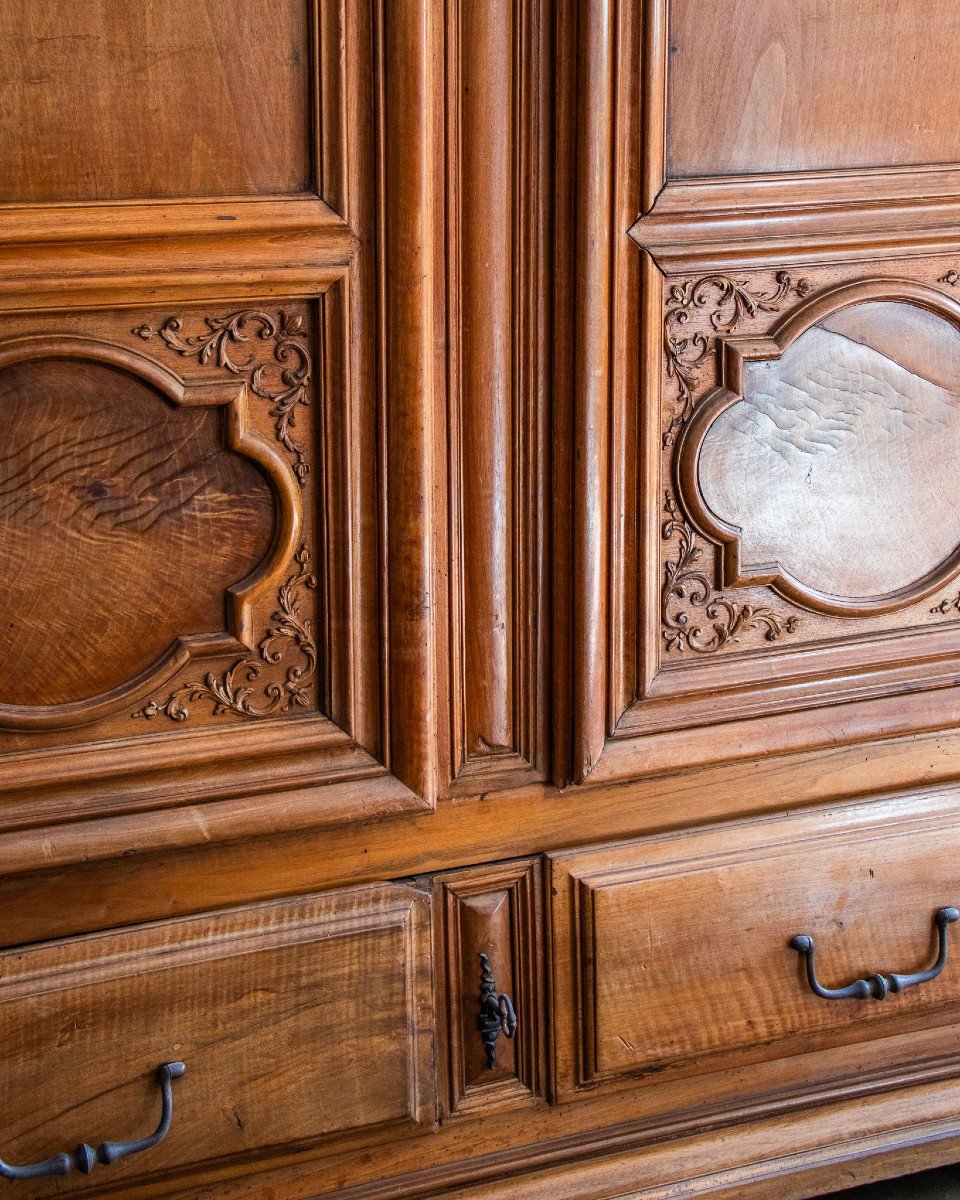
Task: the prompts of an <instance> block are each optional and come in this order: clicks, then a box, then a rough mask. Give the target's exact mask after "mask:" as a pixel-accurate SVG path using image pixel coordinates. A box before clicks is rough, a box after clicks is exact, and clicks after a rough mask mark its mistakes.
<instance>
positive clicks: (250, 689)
mask: <svg viewBox="0 0 960 1200" xmlns="http://www.w3.org/2000/svg"><path fill="white" fill-rule="evenodd" d="M295 561H296V564H297V569H296V570H295V571H294V573H293V574H292V575H291V576H290V577H289V578H288V579H287V580H286V582H285V583H284V584H282V586H281V587H280V589H279V591H278V593H277V608H276V610H275V611H274V612H273V614H272V615H271V617H270V625H269V628H268V629H267V632H266V633H265V634H264V636H263V637H262V638H261V639H260V642H259V644H258V646H257V650H258V652H259V658H253V657H252V656H246V657H244V658H240V659H238V660H237V661H236V662H235V663H233V665H232V666H231V667H229V668H227V670H226V671H224V672H223V673H222V674H220V675H217V674H216V673H215V672H213V671H211V672H209V673H208V674H207V675H205V676H204V678H203V679H202V680H198V681H191V682H188V683H183V684H181V685H180V686H179V687H177V688H175V689H174V690H173V691H172V692H170V694H169V695H168V696H167V698H166V699H165V700H163V701H161V702H159V703H158V702H157V701H155V700H151V701H149V703H147V704H145V705H144V707H143V708H141V709H139V710H138V711H137V712H135V713H133V714H132V715H133V717H135V718H139V717H142V718H144V719H146V720H152V719H153V718H154V717H159V716H164V717H167V718H169V719H170V720H171V721H186V720H187V719H188V717H189V716H190V709H189V707H188V706H189V705H190V704H197V703H199V702H201V701H204V700H206V701H211V702H212V703H213V709H212V715H213V716H215V717H216V716H222V715H223V714H224V713H227V712H232V713H235V714H236V715H238V716H244V717H270V716H274V715H275V714H277V713H279V712H289V711H290V710H291V709H294V708H305V707H307V706H308V704H309V693H310V690H311V688H312V686H313V682H312V681H313V677H314V675H315V674H316V669H317V645H316V641H315V639H314V635H313V624H312V622H311V621H310V619H309V618H308V617H305V616H304V615H303V613H302V611H301V603H302V596H303V591H302V589H304V588H308V589H311V590H312V589H314V588H316V586H317V578H316V576H315V575H313V574H312V573H311V571H310V569H309V564H310V552H309V551H308V550H307V548H306V547H305V546H301V547H300V549H299V550H298V551H297V554H296V556H295ZM290 647H293V649H294V651H295V652H296V653H297V654H298V655H299V658H298V660H297V661H294V662H288V656H287V650H288V649H289V648H290ZM283 664H286V672H285V674H284V676H283V678H282V679H276V678H272V677H271V678H270V679H269V680H268V681H267V682H266V683H264V684H261V685H260V689H259V690H260V697H259V698H258V696H257V690H258V689H257V684H258V681H259V680H260V678H261V674H262V671H263V667H264V665H266V666H268V667H269V666H277V665H283ZM258 699H259V702H258Z"/></svg>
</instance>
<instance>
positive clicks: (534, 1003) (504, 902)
mask: <svg viewBox="0 0 960 1200" xmlns="http://www.w3.org/2000/svg"><path fill="white" fill-rule="evenodd" d="M542 888H543V872H542V869H541V864H540V862H539V860H536V859H534V860H530V859H519V860H516V861H514V862H508V863H495V864H491V865H489V866H482V867H475V868H472V869H468V870H465V871H453V872H447V873H445V874H443V875H440V876H439V877H438V878H437V879H436V880H435V881H434V912H435V917H436V922H437V934H438V950H437V953H438V958H439V961H440V962H441V963H442V964H443V966H444V968H445V969H444V971H443V978H442V980H441V981H438V982H439V983H440V987H439V989H438V994H439V998H440V1001H441V1007H442V1011H444V1012H445V1013H446V1014H447V1018H448V1019H447V1020H446V1022H445V1027H444V1032H445V1036H444V1037H443V1043H444V1046H445V1051H446V1053H445V1058H446V1064H445V1065H446V1077H447V1093H448V1100H447V1102H448V1105H449V1108H450V1110H451V1111H452V1112H471V1111H472V1112H484V1111H489V1110H491V1109H493V1108H498V1107H502V1106H505V1105H506V1106H512V1105H515V1104H517V1103H524V1102H529V1101H531V1100H532V1099H533V1098H534V1097H535V1096H537V1095H541V1094H542V1090H543V1081H544V1076H545V1069H544V1057H545V1056H544V1046H545V1030H544V1016H543V1001H544V998H545V986H544V985H545V976H544V972H543V953H542V946H541V929H542V921H543V895H542ZM481 954H484V955H486V957H487V964H488V967H489V969H490V972H491V973H492V976H493V978H494V980H495V982H496V994H497V995H499V994H506V995H507V996H509V997H510V1001H511V1003H512V1004H513V1007H514V1011H515V1013H516V1016H517V1029H516V1034H515V1036H514V1037H513V1038H507V1037H504V1036H503V1035H502V1034H501V1036H499V1037H498V1038H497V1041H496V1044H495V1046H494V1065H493V1066H492V1067H491V1066H490V1065H489V1063H488V1061H487V1054H486V1048H485V1045H484V1041H483V1038H482V1037H481V1035H480V1030H479V1028H478V1024H477V1018H478V1014H479V1011H480V982H481V964H480V955H481Z"/></svg>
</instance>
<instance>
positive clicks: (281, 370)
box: [131, 309, 311, 487]
mask: <svg viewBox="0 0 960 1200" xmlns="http://www.w3.org/2000/svg"><path fill="white" fill-rule="evenodd" d="M204 322H205V324H206V329H205V330H203V331H202V332H200V333H197V334H195V335H194V336H192V337H182V336H181V334H182V333H183V327H184V326H183V319H182V318H181V317H172V316H171V317H167V318H166V319H165V320H164V321H162V322H161V324H160V325H159V326H158V327H157V328H154V327H153V326H152V325H138V326H136V327H135V328H134V329H133V330H132V331H131V332H133V333H135V334H136V335H137V337H140V338H143V340H144V341H149V340H150V339H151V338H154V337H159V338H160V340H161V341H162V342H163V343H164V344H165V345H166V346H168V347H169V348H170V349H171V350H174V351H175V352H176V353H177V354H179V355H180V356H181V357H182V358H195V359H196V360H197V361H198V362H199V363H200V364H201V365H204V366H205V365H206V364H208V363H210V362H211V361H213V362H215V363H216V365H217V366H218V367H220V368H222V369H223V370H225V371H229V372H230V374H231V375H245V376H246V377H247V383H248V385H249V387H250V390H251V391H252V392H253V394H254V395H255V396H259V397H260V399H261V400H266V401H267V402H268V403H269V404H270V406H271V407H270V416H271V417H272V418H273V420H274V429H275V432H276V437H277V441H278V442H280V444H281V445H282V446H283V448H284V449H285V450H286V451H287V453H288V454H289V455H290V456H291V457H292V459H293V463H292V467H293V472H294V474H295V475H296V477H297V480H298V481H299V483H300V486H301V487H304V486H305V485H306V481H307V476H308V475H309V474H310V465H309V463H308V462H307V458H306V455H305V453H304V450H303V447H302V446H301V444H300V442H299V441H298V439H297V438H296V436H295V429H296V421H297V409H298V408H300V407H306V406H308V405H309V403H310V394H309V390H308V385H309V383H310V375H311V362H310V353H309V350H308V349H307V344H306V342H305V341H304V340H303V338H302V337H301V336H300V333H301V331H302V328H303V318H302V317H300V316H296V315H295V316H290V315H289V314H287V313H285V312H280V313H278V314H277V315H276V316H274V315H273V314H271V313H268V312H263V311H261V310H260V309H244V310H243V311H241V312H235V313H232V314H231V315H229V316H226V317H204ZM251 337H253V338H256V339H259V340H260V341H262V342H268V343H270V345H271V347H272V361H271V360H265V361H261V360H259V359H258V357H257V355H256V354H255V353H251V354H249V355H248V356H247V357H246V358H245V359H244V360H243V361H241V362H238V361H237V360H236V359H235V357H234V355H233V349H234V347H236V346H238V345H244V344H246V343H249V342H250V341H251ZM271 370H272V371H273V376H271ZM276 376H278V377H276Z"/></svg>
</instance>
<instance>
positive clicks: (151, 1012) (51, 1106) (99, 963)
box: [0, 886, 433, 1196]
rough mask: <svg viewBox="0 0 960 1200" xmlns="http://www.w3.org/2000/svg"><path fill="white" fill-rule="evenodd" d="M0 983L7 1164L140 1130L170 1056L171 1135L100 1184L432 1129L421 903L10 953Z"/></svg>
mask: <svg viewBox="0 0 960 1200" xmlns="http://www.w3.org/2000/svg"><path fill="white" fill-rule="evenodd" d="M0 972H2V984H0V1023H3V1024H4V1025H5V1027H6V1028H7V1031H8V1032H7V1035H6V1036H5V1038H4V1043H5V1045H6V1046H7V1048H8V1049H7V1057H6V1061H5V1063H4V1070H3V1078H2V1082H0V1110H2V1111H3V1113H4V1120H3V1124H4V1147H3V1152H4V1155H5V1156H6V1157H8V1158H11V1159H13V1160H14V1161H20V1160H28V1159H31V1158H35V1157H43V1156H45V1155H46V1154H48V1153H50V1152H52V1151H53V1150H54V1149H56V1148H57V1147H58V1146H59V1145H61V1144H63V1145H70V1144H71V1141H76V1140H78V1139H79V1137H82V1136H88V1137H93V1138H95V1137H96V1131H97V1130H101V1131H107V1132H109V1131H123V1130H130V1129H136V1128H137V1127H139V1126H141V1125H146V1124H147V1123H148V1121H149V1118H150V1117H151V1116H152V1115H153V1112H154V1108H155V1106H156V1087H155V1084H154V1083H153V1071H154V1069H155V1066H156V1063H157V1062H161V1061H166V1060H167V1059H168V1058H170V1057H171V1056H172V1057H176V1056H177V1055H179V1056H180V1058H181V1059H182V1060H183V1061H184V1062H185V1063H186V1065H187V1073H186V1076H185V1078H184V1081H183V1082H184V1083H185V1084H186V1086H179V1085H178V1087H177V1093H176V1104H175V1122H174V1128H173V1130H172V1131H171V1134H170V1136H169V1138H168V1139H167V1140H166V1141H165V1142H164V1143H163V1144H162V1145H160V1146H158V1147H156V1148H155V1150H153V1151H152V1152H150V1153H149V1154H145V1155H143V1156H141V1157H139V1158H135V1159H128V1160H126V1161H125V1162H123V1163H122V1164H117V1165H116V1166H112V1167H111V1168H109V1169H102V1173H101V1175H100V1177H99V1179H98V1182H99V1183H100V1184H101V1185H109V1184H111V1183H113V1184H116V1182H117V1181H118V1180H121V1181H129V1180H130V1179H132V1178H136V1177H138V1176H143V1175H147V1176H154V1177H158V1178H160V1179H162V1178H163V1177H164V1176H165V1175H169V1173H170V1172H171V1171H175V1172H176V1173H177V1174H178V1175H180V1176H182V1175H183V1174H184V1173H185V1171H186V1170H187V1169H188V1168H191V1167H192V1168H193V1169H194V1170H196V1168H197V1167H201V1166H204V1165H209V1164H211V1163H218V1164H221V1163H224V1162H230V1161H233V1162H234V1163H238V1164H240V1163H244V1162H246V1163H247V1164H249V1165H253V1166H256V1165H257V1164H258V1163H260V1162H262V1160H263V1157H264V1156H265V1155H266V1156H269V1155H270V1154H271V1153H276V1151H277V1149H279V1148H283V1149H285V1150H286V1151H287V1152H289V1151H291V1150H300V1151H303V1150H307V1149H309V1148H310V1147H312V1146H317V1145H318V1144H323V1143H327V1144H330V1143H335V1142H336V1140H337V1139H340V1140H342V1139H343V1138H344V1137H346V1138H347V1139H348V1140H349V1136H350V1135H351V1134H353V1135H354V1136H355V1135H356V1131H357V1130H359V1129H366V1130H367V1136H368V1137H370V1136H373V1137H374V1138H376V1137H377V1136H381V1137H382V1136H383V1133H384V1131H385V1130H386V1131H389V1130H390V1128H391V1127H393V1129H394V1131H395V1132H396V1131H398V1130H399V1131H404V1130H405V1131H406V1132H408V1133H409V1132H411V1131H412V1130H413V1129H414V1128H415V1127H416V1126H417V1125H418V1124H419V1123H420V1122H428V1123H429V1122H430V1120H431V1117H432V1095H433V1088H432V1081H431V1075H430V1038H431V1030H430V1023H429V1015H428V1014H429V1003H428V994H427V991H426V984H427V982H428V980H429V972H430V943H429V923H428V906H427V905H426V904H425V902H424V899H423V897H421V896H418V895H416V894H415V893H413V892H410V891H408V890H406V889H403V888H398V887H390V886H384V887H374V888H366V889H363V888H361V889H355V890H353V891H346V892H342V893H330V894H328V895H326V896H322V897H317V896H314V897H305V898H302V899H298V900H292V901H280V902H274V903H270V904H266V905H261V906H259V907H253V908H247V909H243V910H236V911H233V912H224V913H219V914H217V915H215V916H200V917H194V918H191V919H189V920H186V921H182V922H174V923H162V922H161V923H158V924H153V925H144V926H139V927H135V928H132V929H129V930H124V931H116V932H112V933H105V934H102V935H99V936H97V937H94V938H91V939H72V940H71V939H68V940H66V941H62V942H54V943H50V944H49V945H46V946H39V947H34V948H31V949H29V950H27V951H21V952H8V954H7V955H6V956H5V958H4V961H3V963H2V967H0ZM408 1021H409V1025H408ZM51 1037H52V1038H53V1041H54V1044H55V1048H54V1049H53V1050H52V1051H51ZM51 1052H52V1053H53V1054H54V1057H55V1064H56V1065H55V1069H51V1066H50V1063H51V1057H50V1056H51ZM57 1186H58V1190H59V1188H65V1189H66V1190H67V1191H71V1192H73V1191H76V1190H78V1189H79V1190H89V1187H90V1184H88V1183H86V1181H84V1180H83V1179H82V1177H74V1178H73V1179H71V1180H68V1181H65V1182H64V1183H62V1184H59V1185H57ZM49 1189H50V1182H49V1181H44V1180H39V1181H37V1182H36V1183H32V1184H21V1185H20V1190H23V1191H24V1192H25V1194H27V1195H31V1196H43V1195H48V1194H50V1190H49Z"/></svg>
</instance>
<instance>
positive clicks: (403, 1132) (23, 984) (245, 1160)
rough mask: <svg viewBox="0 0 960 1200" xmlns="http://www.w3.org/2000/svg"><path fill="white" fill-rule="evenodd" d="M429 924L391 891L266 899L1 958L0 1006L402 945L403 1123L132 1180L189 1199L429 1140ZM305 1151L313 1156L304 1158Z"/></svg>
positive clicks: (372, 888) (427, 916)
mask: <svg viewBox="0 0 960 1200" xmlns="http://www.w3.org/2000/svg"><path fill="white" fill-rule="evenodd" d="M431 923H432V914H431V908H430V903H429V900H428V898H427V897H426V896H424V895H422V894H420V893H419V892H418V891H417V890H416V889H413V888H410V887H405V886H404V885H403V884H402V883H398V882H396V881H378V882H376V883H366V884H360V885H357V886H351V887H345V888H343V889H338V890H337V891H325V892H320V893H316V892H314V893H308V894H305V895H296V896H284V897H279V898H275V897H272V898H270V899H269V900H264V901H261V902H258V903H256V904H253V905H243V906H240V907H235V908H229V909H225V910H217V911H202V912H197V913H191V914H190V915H189V916H186V917H175V918H164V919H160V920H152V921H144V922H138V923H136V924H134V925H129V926H125V927H122V928H118V929H107V930H98V931H96V932H95V933H93V934H87V935H79V936H67V937H63V938H58V939H55V940H52V941H47V942H39V943H36V944H31V945H27V946H18V947H11V948H8V949H7V950H5V951H2V952H0V957H2V956H3V955H4V954H5V955H6V956H7V958H8V959H9V963H8V965H9V966H10V971H9V972H8V974H9V978H8V979H6V980H5V982H4V983H3V985H2V986H0V1003H3V1004H6V1003H17V1002H22V1001H23V1000H24V999H27V998H29V997H30V996H33V995H40V996H41V997H43V996H48V995H51V994H55V993H57V992H59V991H61V990H64V991H65V990H68V989H71V988H75V987H77V986H78V985H79V986H83V975H84V974H85V973H88V974H89V975H90V977H91V978H90V982H89V984H88V986H91V987H96V986H97V985H98V984H99V983H101V982H105V981H109V980H112V979H118V978H123V977H125V976H128V975H139V974H143V973H144V972H146V973H147V974H149V973H151V972H153V971H168V970H171V969H174V970H175V969H177V968H184V967H186V968H190V967H196V966H197V965H198V964H207V963H217V962H221V961H223V960H226V959H234V958H238V957H241V956H244V955H248V954H257V953H260V952H263V951H283V950H285V949H289V948H292V947H297V946H303V945H311V944H321V945H323V944H325V943H328V942H330V941H332V940H334V939H337V938H341V937H356V936H360V937H362V936H363V935H365V934H371V933H377V932H379V931H383V930H394V931H396V932H397V934H398V935H399V939H400V940H401V941H402V945H403V958H402V962H401V963H400V964H399V966H400V970H401V971H402V972H403V975H404V980H405V993H406V1001H407V1004H406V1012H405V1013H404V1014H403V1016H404V1017H405V1018H406V1019H405V1022H404V1023H405V1027H406V1033H407V1037H406V1045H407V1055H406V1057H407V1068H408V1082H409V1087H408V1092H407V1111H406V1113H405V1114H404V1115H402V1116H399V1117H396V1118H393V1119H389V1120H386V1121H379V1122H376V1123H374V1124H370V1125H353V1126H346V1127H344V1128H342V1129H336V1130H331V1131H329V1132H325V1133H323V1134H321V1135H319V1137H316V1138H309V1139H307V1140H306V1141H299V1142H294V1143H289V1144H286V1145H280V1146H264V1147H260V1148H259V1149H257V1150H255V1151H251V1152H242V1153H240V1154H236V1155H231V1156H230V1157H219V1158H206V1159H200V1160H198V1161H195V1162H192V1163H188V1164H186V1165H184V1166H183V1167H178V1168H176V1169H174V1170H173V1171H170V1170H167V1171H165V1172H163V1173H162V1174H160V1175H157V1174H155V1173H153V1172H150V1171H149V1170H148V1171H147V1172H146V1173H145V1174H144V1175H142V1176H139V1177H137V1179H136V1186H137V1188H138V1189H139V1190H140V1191H143V1192H144V1193H145V1194H152V1193H154V1192H156V1193H157V1194H165V1193H167V1192H168V1191H170V1190H171V1188H173V1189H174V1190H176V1191H177V1192H178V1194H179V1191H180V1189H181V1188H184V1187H185V1186H186V1187H187V1189H188V1190H189V1188H190V1187H191V1185H192V1184H193V1183H194V1181H199V1180H209V1179H210V1178H211V1176H216V1177H217V1178H219V1179H220V1180H221V1182H222V1181H223V1180H224V1178H226V1177H229V1178H237V1179H238V1180H242V1179H244V1178H246V1177H248V1176H250V1175H251V1174H252V1175H259V1174H260V1173H262V1172H267V1171H270V1170H271V1169H273V1168H275V1167H276V1166H278V1165H279V1166H281V1167H282V1166H284V1165H286V1164H289V1163H292V1162H297V1161H300V1162H301V1163H303V1162H307V1163H311V1161H312V1160H313V1158H314V1157H315V1155H316V1152H317V1151H322V1148H323V1147H325V1146H328V1145H333V1144H335V1145H336V1147H337V1149H338V1150H341V1149H342V1150H345V1151H348V1152H349V1151H350V1150H352V1149H354V1148H355V1149H357V1150H358V1151H359V1152H361V1153H363V1154H369V1152H370V1148H371V1146H376V1145H379V1144H381V1143H384V1142H390V1141H393V1140H395V1139H397V1138H405V1137H408V1136H410V1135H411V1134H415V1133H418V1132H427V1131H429V1130H430V1129H431V1128H432V1127H433V1126H434V1125H435V1122H436V1095H437V1086H436V1069H435V1061H434V1052H433V1045H434V1040H435V1028H434V1019H433V1008H432V954H433V947H432V938H431ZM144 942H146V943H147V946H148V949H147V951H146V953H147V954H148V955H149V952H150V950H156V951H158V955H157V960H156V961H151V960H150V959H149V957H147V958H145V957H144V946H143V943H144ZM30 958H35V959H38V960H39V962H40V964H41V965H40V966H39V967H35V968H34V969H32V970H31V969H30V967H29V960H30ZM24 963H27V969H26V970H24V969H23V967H24ZM396 1015H397V1016H400V1014H396ZM308 1151H313V1152H314V1154H307V1153H305V1152H308ZM321 1161H322V1155H321ZM307 1169H308V1170H309V1169H311V1167H310V1166H308V1167H307ZM100 1184H102V1186H100ZM201 1186H202V1185H201ZM87 1190H89V1191H90V1194H91V1195H100V1194H102V1193H103V1192H104V1191H109V1190H110V1181H109V1178H104V1179H103V1180H101V1181H98V1183H95V1184H94V1186H93V1187H92V1188H88V1189H87Z"/></svg>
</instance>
